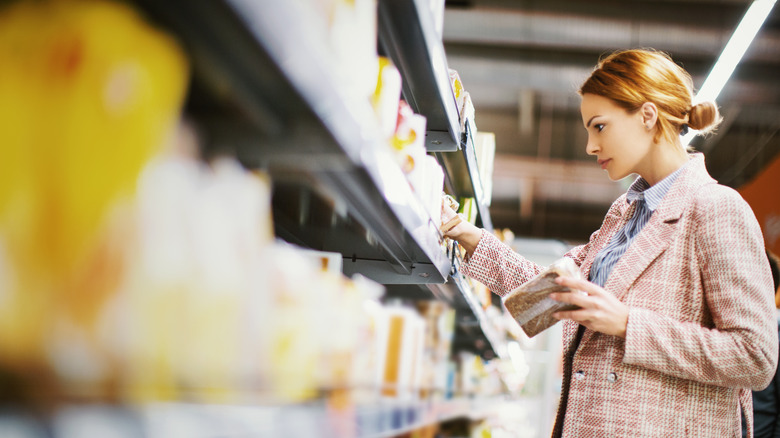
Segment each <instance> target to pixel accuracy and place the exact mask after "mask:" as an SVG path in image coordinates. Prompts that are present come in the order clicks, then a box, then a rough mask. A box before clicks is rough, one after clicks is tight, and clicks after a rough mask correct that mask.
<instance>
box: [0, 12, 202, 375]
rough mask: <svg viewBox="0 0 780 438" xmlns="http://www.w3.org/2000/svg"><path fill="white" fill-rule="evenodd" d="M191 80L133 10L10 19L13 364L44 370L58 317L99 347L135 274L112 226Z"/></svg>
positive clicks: (9, 346)
mask: <svg viewBox="0 0 780 438" xmlns="http://www.w3.org/2000/svg"><path fill="white" fill-rule="evenodd" d="M187 82H188V66H187V60H186V57H185V54H184V53H183V51H182V50H181V49H180V48H179V46H178V45H177V44H176V42H175V41H173V40H172V39H171V38H170V37H168V36H167V35H165V34H163V33H161V32H159V31H157V30H155V29H153V28H151V27H150V26H149V25H147V24H146V23H145V22H144V21H143V20H142V18H141V17H140V16H139V15H138V14H136V13H135V11H133V10H132V9H131V8H130V7H129V6H128V5H126V4H124V3H119V2H109V1H86V0H85V1H78V0H72V1H19V2H15V3H13V4H10V5H7V6H5V7H4V8H3V9H0V156H1V157H3V159H2V160H0V241H2V242H3V244H4V245H5V252H6V254H7V263H8V264H9V266H10V267H9V269H10V270H11V271H12V273H13V278H14V282H13V284H12V285H11V286H10V290H9V291H7V292H6V293H5V294H4V297H3V305H2V306H0V350H2V351H3V361H4V362H5V365H11V366H21V367H23V366H24V364H25V363H40V361H41V360H43V349H44V348H43V344H44V343H45V341H46V338H47V336H48V335H49V334H50V331H51V330H52V328H53V326H54V324H55V322H56V320H57V319H64V320H66V321H68V323H69V324H73V325H75V327H76V328H77V329H78V328H80V329H82V330H85V331H86V332H87V333H90V334H91V335H92V336H94V337H97V333H95V332H96V331H97V329H96V327H95V325H96V324H97V319H98V318H99V312H100V309H101V306H102V304H103V303H104V302H105V301H106V300H107V298H108V297H109V296H110V295H111V294H112V293H114V292H115V289H116V287H117V285H118V283H119V281H120V276H121V272H122V264H121V256H120V255H117V254H118V253H121V252H122V248H121V244H119V247H118V248H117V244H116V243H115V242H114V241H113V240H112V238H111V233H110V232H107V231H106V228H107V226H106V218H107V216H108V215H109V214H110V213H111V212H112V211H113V210H114V207H115V206H116V205H117V203H118V201H120V200H122V199H128V198H129V197H130V196H132V193H133V190H134V187H135V184H136V179H137V177H138V174H139V172H140V170H141V168H142V166H143V165H144V163H146V162H147V160H148V159H149V158H150V157H151V155H152V154H153V153H154V152H155V150H157V148H158V147H159V146H160V145H161V144H163V143H164V142H165V141H166V140H167V139H168V136H170V135H171V134H172V132H173V128H174V127H175V124H176V122H177V121H178V118H179V113H180V110H181V107H182V103H183V99H184V95H185V93H186V89H187Z"/></svg>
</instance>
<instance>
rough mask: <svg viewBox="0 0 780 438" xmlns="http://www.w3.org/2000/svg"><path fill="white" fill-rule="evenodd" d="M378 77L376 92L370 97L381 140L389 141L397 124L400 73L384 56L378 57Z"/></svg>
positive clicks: (399, 103)
mask: <svg viewBox="0 0 780 438" xmlns="http://www.w3.org/2000/svg"><path fill="white" fill-rule="evenodd" d="M378 59H379V76H378V79H377V82H376V90H375V91H374V95H373V96H372V97H371V105H372V106H373V107H374V112H375V113H376V116H377V120H378V121H379V127H380V128H379V129H380V130H381V135H382V137H383V138H386V139H390V138H391V137H392V136H393V134H394V133H395V130H396V126H397V124H398V108H399V106H400V105H401V73H400V72H399V71H398V69H397V68H396V67H395V65H393V62H392V61H391V60H390V59H389V58H386V57H384V56H382V57H379V58H378Z"/></svg>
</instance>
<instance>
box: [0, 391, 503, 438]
mask: <svg viewBox="0 0 780 438" xmlns="http://www.w3.org/2000/svg"><path fill="white" fill-rule="evenodd" d="M497 403H500V401H494V400H482V401H475V400H471V399H466V398H461V399H454V400H443V401H439V402H431V401H426V402H423V401H409V402H400V401H392V400H385V401H380V402H377V403H374V404H367V405H354V406H346V407H343V408H342V409H337V408H334V406H329V405H328V404H327V403H326V402H323V401H318V402H310V403H301V404H291V405H290V404H288V405H265V406H264V405H245V406H239V405H217V404H201V403H162V402H160V403H150V404H146V405H140V406H135V407H133V406H116V405H97V404H96V405H64V406H61V407H60V408H58V409H57V410H56V411H55V412H54V413H53V414H52V416H51V417H48V418H46V419H43V418H42V417H41V416H33V415H31V414H30V413H26V412H24V411H19V410H15V411H0V431H4V432H5V433H9V434H10V436H15V437H24V438H82V437H85V436H111V437H119V438H168V437H202V438H216V437H220V438H244V437H320V438H392V437H395V436H398V435H400V434H403V433H407V432H410V431H413V430H416V429H420V428H422V427H426V426H429V425H434V424H439V423H444V422H447V421H451V420H455V419H459V418H471V419H477V417H479V418H483V417H484V416H486V415H489V413H490V412H491V410H492V409H493V407H494V405H496V404H497ZM4 436H5V435H4Z"/></svg>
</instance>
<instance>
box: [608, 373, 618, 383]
mask: <svg viewBox="0 0 780 438" xmlns="http://www.w3.org/2000/svg"><path fill="white" fill-rule="evenodd" d="M607 381H609V382H610V383H615V382H617V374H615V373H609V374H607Z"/></svg>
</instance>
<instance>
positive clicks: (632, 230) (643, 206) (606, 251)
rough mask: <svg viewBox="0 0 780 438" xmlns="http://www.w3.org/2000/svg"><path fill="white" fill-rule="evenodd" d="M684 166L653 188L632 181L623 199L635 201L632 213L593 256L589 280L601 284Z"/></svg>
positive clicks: (639, 181) (646, 184)
mask: <svg viewBox="0 0 780 438" xmlns="http://www.w3.org/2000/svg"><path fill="white" fill-rule="evenodd" d="M685 166H687V164H686V165H683V166H682V167H680V168H679V169H677V170H676V171H674V172H673V173H672V174H671V175H669V176H667V177H666V178H664V179H663V180H661V181H660V182H659V183H658V184H656V185H654V186H652V187H650V185H649V184H648V183H647V181H645V179H644V178H641V177H640V178H637V180H636V181H634V183H633V184H631V187H629V188H628V192H627V193H626V199H627V200H628V202H630V203H636V207H635V209H634V214H633V215H632V216H631V218H630V219H629V220H628V222H627V223H626V226H625V227H623V229H622V230H620V231H618V232H617V234H615V235H614V236H612V240H610V241H609V244H607V246H605V247H604V248H602V249H601V251H599V253H598V254H597V255H596V258H595V259H594V260H593V265H592V266H591V268H590V281H591V282H593V283H595V284H597V285H599V286H601V287H604V285H605V284H606V283H607V278H609V274H610V273H611V272H612V268H614V267H615V265H616V264H617V262H618V260H620V257H622V256H623V254H625V252H626V250H627V249H628V247H629V246H631V242H633V241H634V238H636V236H637V235H638V234H639V232H640V231H642V228H644V226H645V225H646V224H647V222H648V221H650V216H652V215H653V212H654V211H655V209H656V208H658V204H660V203H661V200H662V199H663V198H664V196H665V195H666V193H667V192H668V191H669V188H670V187H672V184H674V181H675V180H676V179H677V177H678V176H679V175H680V172H681V171H682V170H683V169H684V168H685Z"/></svg>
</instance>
